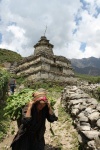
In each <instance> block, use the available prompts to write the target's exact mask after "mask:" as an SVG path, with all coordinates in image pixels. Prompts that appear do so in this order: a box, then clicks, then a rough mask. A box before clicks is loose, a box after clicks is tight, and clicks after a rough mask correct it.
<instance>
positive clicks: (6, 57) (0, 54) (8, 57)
mask: <svg viewBox="0 0 100 150" xmlns="http://www.w3.org/2000/svg"><path fill="white" fill-rule="evenodd" d="M21 59H22V57H21V55H19V54H17V53H16V52H13V51H10V50H6V49H1V48H0V63H1V64H2V63H4V62H10V63H13V62H18V61H20V60H21Z"/></svg>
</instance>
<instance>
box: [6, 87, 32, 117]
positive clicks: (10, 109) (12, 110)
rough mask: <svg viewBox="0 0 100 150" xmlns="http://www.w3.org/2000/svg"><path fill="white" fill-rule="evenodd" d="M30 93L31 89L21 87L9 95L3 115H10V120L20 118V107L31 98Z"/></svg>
mask: <svg viewBox="0 0 100 150" xmlns="http://www.w3.org/2000/svg"><path fill="white" fill-rule="evenodd" d="M32 93H33V90H32V89H23V90H22V91H20V92H19V93H16V94H14V95H11V96H9V98H8V99H7V105H6V107H5V110H6V113H5V115H8V116H10V118H11V119H12V120H17V119H18V118H20V115H21V110H22V108H23V107H24V106H25V104H26V103H28V102H29V101H30V100H31V99H32Z"/></svg>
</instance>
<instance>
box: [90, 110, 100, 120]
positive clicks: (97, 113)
mask: <svg viewBox="0 0 100 150" xmlns="http://www.w3.org/2000/svg"><path fill="white" fill-rule="evenodd" d="M99 117H100V113H99V112H93V113H91V114H90V115H89V116H88V118H89V119H90V120H91V121H95V120H98V119H99Z"/></svg>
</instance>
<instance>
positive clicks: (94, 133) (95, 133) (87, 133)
mask: <svg viewBox="0 0 100 150" xmlns="http://www.w3.org/2000/svg"><path fill="white" fill-rule="evenodd" d="M82 133H83V134H84V135H85V136H86V137H87V138H88V139H90V140H93V139H95V138H98V136H99V135H100V132H99V131H95V130H93V131H92V130H91V131H82Z"/></svg>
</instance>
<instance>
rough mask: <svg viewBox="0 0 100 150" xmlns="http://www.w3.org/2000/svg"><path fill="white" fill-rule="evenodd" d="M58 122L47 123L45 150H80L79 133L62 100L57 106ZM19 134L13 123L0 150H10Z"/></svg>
mask: <svg viewBox="0 0 100 150" xmlns="http://www.w3.org/2000/svg"><path fill="white" fill-rule="evenodd" d="M55 113H56V115H57V116H58V118H59V119H58V121H57V122H54V123H52V124H51V128H50V123H49V122H46V133H45V141H46V147H45V150H78V140H77V132H76V130H75V129H74V127H73V126H72V120H71V118H70V117H69V115H68V114H66V113H65V111H64V109H63V108H62V107H61V104H60V98H58V99H57V102H56V104H55ZM13 132H14V134H16V132H17V124H16V122H11V124H10V129H9V132H8V134H7V136H6V138H5V139H4V140H3V141H2V142H1V143H0V150H10V148H9V146H10V143H11V141H12V139H13V137H14V134H12V133H13Z"/></svg>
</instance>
